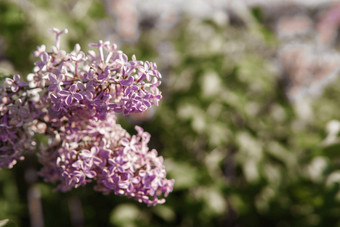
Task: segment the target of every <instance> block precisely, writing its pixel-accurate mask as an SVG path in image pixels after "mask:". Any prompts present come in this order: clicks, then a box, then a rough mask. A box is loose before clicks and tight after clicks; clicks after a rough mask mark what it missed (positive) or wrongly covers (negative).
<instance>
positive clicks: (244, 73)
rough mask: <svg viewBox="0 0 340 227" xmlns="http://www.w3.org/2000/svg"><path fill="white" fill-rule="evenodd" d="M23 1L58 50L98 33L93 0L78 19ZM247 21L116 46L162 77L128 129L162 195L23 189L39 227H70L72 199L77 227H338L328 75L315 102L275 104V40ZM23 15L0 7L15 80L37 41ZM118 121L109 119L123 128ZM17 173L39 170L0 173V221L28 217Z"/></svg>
mask: <svg viewBox="0 0 340 227" xmlns="http://www.w3.org/2000/svg"><path fill="white" fill-rule="evenodd" d="M33 2H34V3H35V4H34V7H35V8H34V10H35V11H34V12H33V13H39V12H40V13H42V12H44V11H46V12H54V13H53V14H51V15H52V16H51V17H50V18H49V20H47V21H46V24H45V25H44V27H46V26H50V25H51V26H54V25H55V24H57V25H65V26H67V28H68V29H69V31H70V34H69V35H68V36H67V37H65V39H66V43H67V44H68V47H67V48H69V49H71V48H72V46H73V45H74V44H75V43H76V42H79V43H80V44H82V45H83V47H84V48H87V47H86V46H85V44H86V43H87V42H89V41H95V39H97V38H101V37H100V32H99V31H100V29H98V28H96V26H98V24H99V23H100V20H102V19H103V18H108V15H107V13H106V12H105V10H104V9H105V6H103V4H102V2H101V1H90V3H91V6H90V7H88V11H87V12H88V13H87V14H86V15H82V16H81V17H77V15H75V14H69V12H68V11H67V10H65V9H67V1H60V2H59V3H60V4H59V5H58V4H57V3H51V2H49V1H33ZM72 2H74V4H75V1H71V3H68V4H73V3H72ZM252 14H253V16H254V17H255V18H256V23H258V26H257V27H256V28H257V30H256V29H255V30H254V29H250V28H249V27H248V26H246V25H245V24H236V25H233V24H232V23H231V24H227V23H225V24H219V23H216V21H214V20H199V19H192V18H185V17H183V18H182V19H181V22H180V23H179V24H177V25H176V26H175V27H174V28H172V29H170V30H167V31H166V32H164V31H163V32H160V31H159V30H157V29H147V30H145V31H142V32H141V36H140V39H139V40H138V41H137V42H136V43H124V42H122V43H121V46H120V48H121V49H122V50H124V51H125V52H127V53H128V55H129V56H131V55H132V54H136V56H137V57H138V58H141V59H142V60H153V61H156V62H157V64H158V66H159V68H160V70H161V72H162V74H163V77H164V79H163V85H162V86H163V87H162V91H163V97H164V98H163V100H162V102H161V103H160V106H159V107H158V108H157V109H156V114H155V117H154V118H153V119H152V120H151V121H145V122H139V124H142V126H143V127H144V129H145V130H146V131H148V132H150V133H151V135H152V139H151V145H150V146H151V147H154V148H157V150H158V151H159V154H160V155H162V156H163V157H164V158H165V164H166V168H167V172H168V176H169V178H174V179H175V181H176V183H175V189H174V192H173V193H171V194H170V195H169V197H168V198H167V202H166V203H165V204H164V205H160V206H157V207H146V206H144V205H142V204H137V203H136V202H134V201H131V200H128V199H126V198H121V197H118V196H114V195H109V196H104V195H101V194H100V193H97V192H94V191H93V190H92V189H91V186H90V185H89V186H88V187H85V188H80V189H76V190H74V191H72V192H68V193H60V192H54V191H53V185H47V184H43V183H34V185H35V186H36V187H38V188H39V189H40V191H41V199H42V206H43V215H44V222H45V225H46V226H69V225H71V224H72V223H71V214H70V213H71V208H70V201H74V200H76V201H78V200H79V201H81V213H83V218H84V226H108V225H112V226H337V225H340V217H339V213H340V190H339V181H340V168H339V167H340V166H339V160H340V159H339V158H340V150H339V149H340V140H339V138H338V135H337V134H336V135H334V136H335V137H334V138H335V139H333V140H332V141H331V142H329V143H325V140H326V138H328V137H329V136H330V132H329V131H327V129H326V126H327V124H328V122H330V121H331V120H339V119H338V118H339V111H340V108H339V105H338V100H340V89H339V88H338V87H339V86H340V80H337V81H336V82H335V83H333V84H332V85H330V86H329V87H328V88H327V89H326V90H325V92H324V94H323V96H322V97H320V98H317V99H316V100H313V101H310V102H306V103H304V104H303V105H302V104H298V105H294V104H293V103H290V102H289V101H287V99H286V97H285V91H284V87H282V84H281V82H280V81H281V77H280V72H279V70H278V68H277V66H276V62H275V57H276V49H277V42H278V41H277V40H276V39H275V35H274V34H273V33H272V32H271V31H270V30H269V29H268V28H265V26H264V25H262V24H261V23H262V20H263V18H262V14H261V10H260V9H258V8H255V9H254V10H253V11H252ZM55 15H58V17H57V18H58V20H59V21H58V22H57V23H56V22H55V20H56V16H55ZM32 18H33V16H32V12H29V11H23V10H22V8H21V7H19V5H18V4H14V3H12V2H11V1H7V0H5V1H2V2H0V40H1V46H0V49H1V51H3V52H2V53H1V58H5V59H6V60H8V61H9V62H11V64H12V65H13V67H14V68H15V70H16V71H18V72H20V73H28V72H29V71H30V70H31V69H32V67H33V64H32V58H31V57H30V56H29V55H30V53H32V52H33V50H34V48H35V45H37V43H38V42H39V43H40V42H45V38H46V37H47V35H45V34H44V33H45V30H44V29H45V28H44V29H42V28H41V27H39V26H40V23H41V22H40V23H37V22H36V21H35V19H32ZM42 18H43V17H42ZM107 20H108V21H111V20H112V19H110V18H109V19H107ZM112 26H113V25H112ZM61 28H63V27H61ZM96 29H97V30H96ZM268 37H270V38H268ZM52 38H53V37H50V40H52ZM104 38H105V37H102V38H101V39H104ZM50 40H48V41H46V42H47V43H48V42H50ZM160 47H163V49H162V48H160ZM164 48H165V49H164ZM3 71H6V70H3ZM301 105H302V106H301ZM304 105H305V106H304ZM301 108H302V109H303V108H307V109H308V110H309V112H308V113H309V115H308V116H307V114H304V112H302V113H301V111H299V109H301ZM129 120H131V118H128V119H121V120H120V121H121V124H123V125H124V127H126V128H128V130H129V131H130V132H133V125H132V124H131V121H129ZM39 138H40V137H39ZM41 138H42V139H41V140H43V135H41ZM41 142H43V141H41ZM27 168H35V169H37V170H38V169H39V165H38V164H37V163H36V160H34V159H32V158H28V160H27V162H26V161H25V162H22V163H19V164H17V165H16V166H15V168H14V169H13V170H1V171H0V184H1V186H0V220H3V219H9V220H10V222H12V223H16V225H17V226H21V225H26V223H29V218H30V216H29V211H28V205H27V202H28V201H27V191H28V189H29V188H30V187H32V183H28V182H27V180H26V179H25V171H26V170H27Z"/></svg>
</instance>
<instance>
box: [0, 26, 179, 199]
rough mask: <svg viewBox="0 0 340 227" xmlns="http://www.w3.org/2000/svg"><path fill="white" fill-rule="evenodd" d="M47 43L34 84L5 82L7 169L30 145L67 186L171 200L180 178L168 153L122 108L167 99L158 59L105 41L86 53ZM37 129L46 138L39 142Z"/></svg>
mask: <svg viewBox="0 0 340 227" xmlns="http://www.w3.org/2000/svg"><path fill="white" fill-rule="evenodd" d="M51 31H52V33H54V34H55V35H56V44H55V46H52V48H51V51H47V50H46V46H45V45H42V46H39V47H38V48H37V50H36V51H35V52H34V56H35V57H37V58H39V60H38V61H37V62H35V68H34V71H33V73H31V74H29V75H28V77H27V80H28V83H26V82H23V81H22V80H20V76H19V75H15V76H14V77H13V78H6V79H5V80H4V81H2V84H1V87H0V93H1V100H0V113H1V118H0V137H1V143H0V168H12V167H13V165H14V164H16V162H17V160H21V159H23V157H24V154H25V153H26V152H33V151H36V150H38V152H37V153H38V157H39V161H40V163H41V164H42V165H43V168H42V169H41V171H40V175H41V176H42V177H43V178H44V179H45V180H46V181H49V182H52V183H57V184H58V189H59V190H62V191H67V190H71V189H72V188H77V187H79V186H83V185H86V184H87V183H88V182H95V187H94V188H95V190H98V191H102V192H104V193H110V192H113V193H115V194H117V195H125V196H128V197H132V198H134V199H136V200H138V201H139V202H144V203H146V204H148V205H156V204H159V203H163V202H164V201H165V200H164V198H161V197H162V196H165V197H166V196H167V195H168V193H169V192H171V191H172V188H173V184H174V181H173V180H168V179H166V172H165V168H164V165H163V159H162V157H160V156H158V154H157V151H156V150H149V148H148V142H149V139H150V135H149V134H148V133H147V132H144V131H143V129H142V128H140V127H138V126H136V130H137V135H133V136H131V135H130V134H129V133H127V132H126V131H125V130H124V129H123V128H122V127H121V126H120V125H118V124H117V123H116V116H115V114H116V113H123V114H125V115H127V114H131V113H141V112H144V111H145V110H147V109H148V108H150V107H151V106H153V105H156V106H157V105H158V102H159V100H160V99H161V98H162V95H161V92H160V91H159V89H158V86H159V85H160V83H161V82H160V79H161V74H160V73H159V71H158V70H157V66H156V64H155V63H152V62H143V61H139V60H137V59H136V57H135V56H132V59H131V60H129V59H128V57H127V56H126V55H125V54H124V53H123V52H122V51H120V50H118V49H117V46H116V45H115V44H111V43H110V42H103V41H99V42H97V43H90V44H89V46H90V47H93V48H95V49H97V52H96V51H94V50H90V51H88V52H87V53H84V52H83V51H82V50H81V48H80V46H79V45H78V44H76V45H75V47H74V50H73V51H72V52H70V53H67V52H66V51H64V50H61V49H60V36H61V35H62V34H64V33H67V30H62V31H60V30H58V29H52V30H51ZM35 135H40V136H42V137H44V138H46V141H47V142H46V143H45V144H44V143H43V142H41V141H35V138H36V137H35Z"/></svg>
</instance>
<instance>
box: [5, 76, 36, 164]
mask: <svg viewBox="0 0 340 227" xmlns="http://www.w3.org/2000/svg"><path fill="white" fill-rule="evenodd" d="M26 86H27V84H26V83H25V82H23V81H20V76H19V75H14V76H13V78H6V79H5V80H3V81H2V83H1V84H0V94H1V99H0V169H1V168H12V167H13V166H14V165H15V164H16V163H17V161H18V160H23V158H24V157H23V152H24V151H25V150H29V149H31V143H32V141H31V139H32V138H31V134H30V133H29V130H28V125H27V123H29V122H30V120H31V118H30V112H31V111H30V109H32V107H33V105H32V104H30V103H29V102H28V101H27V100H28V96H27V92H25V87H26Z"/></svg>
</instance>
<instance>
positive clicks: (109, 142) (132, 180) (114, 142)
mask: <svg viewBox="0 0 340 227" xmlns="http://www.w3.org/2000/svg"><path fill="white" fill-rule="evenodd" d="M109 119H110V120H109V121H90V124H89V125H87V126H84V129H83V130H79V131H78V133H79V134H81V136H80V137H81V138H82V139H81V140H80V141H78V140H76V141H77V142H76V143H75V140H74V138H75V137H72V139H70V140H66V141H64V142H63V144H62V146H61V148H59V150H58V155H57V156H54V159H49V158H50V156H45V157H46V159H44V158H43V159H41V162H42V163H44V162H45V165H44V168H43V169H42V171H41V175H42V176H43V177H44V178H45V179H46V180H47V181H51V182H53V183H56V182H59V186H58V189H59V190H62V191H67V190H71V189H72V188H77V187H79V186H83V185H86V184H87V183H88V182H93V181H94V182H95V183H96V184H95V189H96V190H98V191H102V192H104V193H110V192H113V193H115V194H117V195H125V196H128V197H131V198H134V199H136V200H138V201H139V202H144V203H146V204H148V205H156V204H160V203H163V202H165V200H164V199H163V198H159V197H160V196H162V195H164V196H165V197H166V196H167V195H168V194H169V193H170V192H171V191H172V189H173V184H174V181H173V180H168V179H166V171H165V169H164V165H163V159H162V157H159V156H158V154H157V151H156V150H151V151H150V150H149V148H148V146H147V144H148V142H149V139H150V135H149V134H148V133H147V132H144V131H143V129H142V128H140V127H138V126H136V130H137V132H138V133H137V135H133V136H130V135H129V134H128V133H127V132H126V131H125V130H124V129H123V128H121V126H120V125H118V124H116V123H115V118H114V117H113V116H112V115H111V117H109ZM56 169H57V170H58V173H57V174H55V170H56ZM51 173H52V174H51Z"/></svg>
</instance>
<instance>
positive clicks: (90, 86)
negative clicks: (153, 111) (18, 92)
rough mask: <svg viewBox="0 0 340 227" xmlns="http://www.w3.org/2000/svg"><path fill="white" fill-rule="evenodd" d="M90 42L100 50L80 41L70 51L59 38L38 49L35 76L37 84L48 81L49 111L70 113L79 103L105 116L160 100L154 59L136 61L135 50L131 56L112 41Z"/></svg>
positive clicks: (139, 109) (138, 109)
mask: <svg viewBox="0 0 340 227" xmlns="http://www.w3.org/2000/svg"><path fill="white" fill-rule="evenodd" d="M54 32H55V33H56V34H57V36H58V35H59V33H60V34H61V33H62V32H61V31H59V30H55V31H54ZM58 37H59V36H58ZM90 46H91V47H94V48H96V49H98V55H97V54H96V52H95V51H92V50H91V51H89V52H88V53H87V54H85V53H84V52H83V51H81V48H80V46H79V45H78V44H77V45H76V46H75V48H74V50H73V51H72V52H71V53H66V52H65V51H63V50H60V49H59V41H57V43H56V46H54V47H52V52H47V51H46V47H45V46H44V45H43V46H40V47H38V49H37V50H36V51H35V52H34V54H35V56H36V57H39V58H40V60H39V61H37V62H36V63H35V65H36V68H35V72H34V76H33V78H32V79H31V80H32V81H33V82H34V84H35V86H37V87H40V88H45V87H48V93H47V94H46V95H48V96H49V97H50V100H51V104H52V106H53V108H51V109H50V110H51V111H54V112H58V113H59V115H58V116H60V115H62V116H66V117H68V118H72V116H71V114H70V113H71V112H72V113H74V107H81V109H82V111H84V110H85V111H90V112H92V113H93V116H94V117H98V118H101V119H102V118H103V115H105V113H107V112H116V113H119V112H123V113H124V114H130V113H139V112H143V111H145V110H147V109H148V108H150V107H151V106H152V105H158V102H159V100H160V99H161V98H162V95H161V92H160V91H159V89H158V86H159V85H160V83H161V82H160V80H159V79H160V78H161V74H160V73H159V71H158V70H157V66H156V64H155V63H152V62H143V61H138V60H137V59H136V57H135V56H132V59H131V60H128V57H127V56H126V55H125V54H124V53H123V52H122V51H120V50H117V46H116V45H115V44H111V43H110V42H108V41H107V42H103V41H99V42H98V43H91V44H90ZM46 92H47V91H46ZM54 115H55V114H54Z"/></svg>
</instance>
